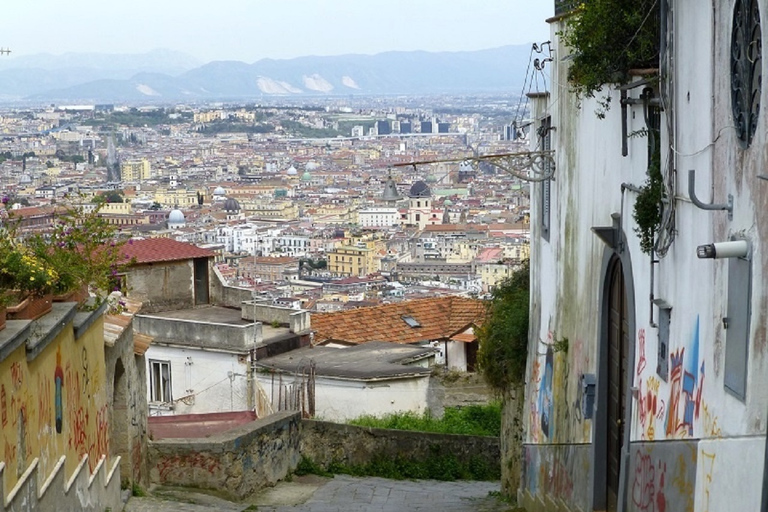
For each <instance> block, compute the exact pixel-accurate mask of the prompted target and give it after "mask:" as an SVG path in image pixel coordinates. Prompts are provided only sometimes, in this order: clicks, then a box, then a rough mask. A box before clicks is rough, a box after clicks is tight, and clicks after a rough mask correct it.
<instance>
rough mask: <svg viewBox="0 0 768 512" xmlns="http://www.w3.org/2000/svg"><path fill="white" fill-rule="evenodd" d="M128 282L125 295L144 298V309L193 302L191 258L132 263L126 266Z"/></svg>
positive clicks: (173, 307) (172, 307)
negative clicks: (142, 263) (152, 262)
mask: <svg viewBox="0 0 768 512" xmlns="http://www.w3.org/2000/svg"><path fill="white" fill-rule="evenodd" d="M127 285H128V297H130V298H132V299H134V300H136V301H139V302H143V303H144V306H143V308H142V311H143V312H145V313H154V312H157V311H171V310H177V309H187V308H191V307H193V306H194V305H195V303H194V297H195V294H194V288H193V286H194V271H193V262H192V260H186V261H172V262H163V263H156V264H148V265H136V266H132V267H131V268H130V269H129V270H128V274H127Z"/></svg>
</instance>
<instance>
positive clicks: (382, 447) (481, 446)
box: [301, 420, 500, 470]
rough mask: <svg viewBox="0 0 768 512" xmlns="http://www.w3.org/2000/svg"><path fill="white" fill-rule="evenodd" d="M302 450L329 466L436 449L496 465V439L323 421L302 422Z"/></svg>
mask: <svg viewBox="0 0 768 512" xmlns="http://www.w3.org/2000/svg"><path fill="white" fill-rule="evenodd" d="M301 428H302V431H301V454H302V455H303V456H305V457H307V458H309V459H311V460H312V461H314V462H316V463H318V464H320V465H322V466H326V467H327V466H328V465H329V464H331V463H334V462H336V463H342V464H346V465H363V464H366V463H367V462H370V461H371V460H372V459H373V458H374V457H376V456H384V457H386V458H388V459H395V458H397V457H404V458H407V459H413V460H425V459H427V458H429V457H431V456H433V455H435V453H438V454H441V455H447V454H451V455H454V456H455V457H456V458H457V459H458V460H459V461H461V462H466V463H469V462H470V461H471V460H475V461H482V462H483V463H485V464H488V465H489V467H492V468H497V469H498V470H500V466H499V439H498V438H496V437H481V436H456V435H448V434H430V433H426V432H408V431H403V430H387V429H377V428H367V427H356V426H354V425H345V424H340V423H329V422H325V421H316V420H303V421H302V422H301Z"/></svg>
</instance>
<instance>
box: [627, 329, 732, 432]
mask: <svg viewBox="0 0 768 512" xmlns="http://www.w3.org/2000/svg"><path fill="white" fill-rule="evenodd" d="M641 331H642V330H641ZM699 332H700V325H699V317H698V316H697V317H696V320H695V322H694V325H693V328H692V331H691V337H690V342H689V343H688V344H687V345H686V346H684V347H679V348H678V349H676V350H674V351H671V353H670V355H669V358H670V367H671V369H670V374H669V383H668V384H666V385H664V384H663V383H662V382H661V381H660V380H659V378H658V377H657V376H656V375H650V376H648V377H646V378H645V379H643V377H642V376H640V374H647V371H646V369H645V368H643V369H642V370H641V369H640V366H639V365H638V372H639V374H638V376H637V385H636V390H633V396H634V398H635V399H636V400H637V405H636V408H635V410H636V415H635V420H636V425H637V435H638V437H639V438H640V439H643V440H649V441H653V440H655V439H659V438H667V439H683V438H689V437H693V436H694V428H699V429H702V432H700V433H698V431H697V433H698V434H699V435H701V434H703V435H707V436H713V437H717V436H720V435H721V430H720V426H719V425H718V418H717V416H716V415H715V414H714V412H713V411H712V410H711V409H710V408H708V407H707V405H706V404H705V403H704V399H703V395H704V380H705V379H704V377H705V375H706V364H705V362H704V360H703V359H702V358H701V357H700V353H699V350H700V348H699V346H700V334H699ZM641 334H644V333H642V332H639V333H638V339H639V340H640V337H641ZM641 350H644V347H642V346H641V344H639V345H638V351H641ZM663 388H666V389H663ZM662 396H666V398H667V399H666V400H664V398H662ZM696 425H698V427H696Z"/></svg>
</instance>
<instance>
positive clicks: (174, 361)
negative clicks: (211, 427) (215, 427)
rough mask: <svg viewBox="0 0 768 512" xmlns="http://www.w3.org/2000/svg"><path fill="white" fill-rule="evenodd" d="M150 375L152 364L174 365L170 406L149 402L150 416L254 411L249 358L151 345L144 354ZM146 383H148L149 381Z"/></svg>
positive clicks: (147, 398)
mask: <svg viewBox="0 0 768 512" xmlns="http://www.w3.org/2000/svg"><path fill="white" fill-rule="evenodd" d="M144 359H145V360H146V363H145V364H146V369H145V371H146V372H147V374H149V372H150V366H149V365H150V363H151V362H152V361H169V362H170V363H171V395H172V398H173V408H172V409H171V408H170V407H169V405H170V404H162V405H161V404H156V403H152V402H151V396H150V394H149V391H148V390H146V388H145V394H144V397H146V398H145V400H146V402H149V409H150V414H152V415H166V414H203V413H208V412H229V411H247V410H249V409H251V403H250V400H251V398H250V395H249V390H248V371H249V368H248V357H247V356H244V355H241V354H232V353H227V352H213V351H205V350H196V349H185V348H181V347H171V346H166V345H159V344H157V343H155V344H153V345H151V346H150V347H149V349H147V352H146V354H145V357H144ZM144 382H147V380H146V378H145V380H144Z"/></svg>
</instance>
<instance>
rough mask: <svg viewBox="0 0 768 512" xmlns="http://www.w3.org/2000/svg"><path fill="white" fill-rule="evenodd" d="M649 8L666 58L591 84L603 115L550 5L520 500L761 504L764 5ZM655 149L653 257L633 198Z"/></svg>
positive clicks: (623, 505) (538, 506)
mask: <svg viewBox="0 0 768 512" xmlns="http://www.w3.org/2000/svg"><path fill="white" fill-rule="evenodd" d="M556 4H558V5H562V4H563V2H556ZM654 5H656V4H655V3H654ZM658 7H659V8H660V12H659V16H658V18H656V17H653V16H652V17H651V20H653V19H656V22H658V23H659V24H660V27H661V33H662V45H661V57H660V63H659V69H658V70H656V71H655V72H647V70H646V71H644V72H640V73H638V74H637V76H634V77H633V78H631V79H630V81H629V82H628V83H626V84H624V85H623V86H621V87H620V86H619V85H615V86H610V87H609V86H606V87H605V88H604V89H603V91H602V92H600V93H598V99H601V98H602V97H604V96H605V97H609V98H610V104H611V108H610V110H609V111H607V112H606V113H605V118H604V119H598V117H597V116H596V115H595V111H596V110H598V109H600V108H601V105H600V104H599V103H598V101H597V100H595V99H591V98H581V99H578V98H576V97H575V96H574V95H573V94H572V93H571V92H570V90H569V88H568V83H567V70H568V66H569V65H570V62H571V61H570V59H568V58H567V56H568V54H569V50H568V48H566V47H564V46H563V45H562V44H561V41H560V35H559V34H560V32H561V31H562V30H563V29H564V28H565V23H567V21H568V19H569V16H570V14H569V13H568V12H562V13H558V15H557V16H555V17H554V18H552V19H550V20H549V22H550V26H551V36H552V50H553V52H552V57H553V59H554V60H553V61H552V62H551V68H550V71H551V74H552V80H551V82H550V83H552V84H555V85H554V86H553V89H552V91H551V92H550V93H548V94H545V93H541V94H533V95H531V96H532V98H533V117H534V119H535V122H536V127H535V128H537V129H539V133H538V134H537V135H534V138H535V137H537V136H538V137H540V140H537V141H536V142H538V143H541V144H540V147H543V148H545V149H546V148H547V147H548V144H551V148H552V149H553V150H554V155H553V158H554V161H553V165H554V176H555V179H554V180H552V181H545V182H542V183H537V184H535V185H534V186H533V188H532V193H531V231H532V233H531V328H530V340H529V343H530V344H529V351H528V353H529V359H528V369H527V375H526V395H525V396H526V398H525V409H524V417H523V420H524V429H525V433H524V455H523V467H522V474H523V477H522V481H521V488H520V490H519V493H518V498H519V501H520V503H521V504H522V505H523V506H525V507H526V509H527V510H529V511H532V510H554V509H556V510H630V511H640V510H643V511H645V510H667V511H672V510H696V511H705V510H723V511H725V510H763V511H765V510H766V506H768V504H766V501H762V503H761V500H762V499H763V498H762V496H763V495H764V493H765V492H766V485H768V484H767V483H766V482H768V481H767V480H766V479H765V478H764V475H765V467H766V459H767V458H766V443H765V438H766V426H767V425H768V393H766V392H765V389H766V388H767V387H768V368H767V367H766V355H768V338H767V336H766V313H767V312H768V309H767V308H766V303H767V302H768V292H767V289H766V284H765V283H766V269H768V256H767V255H766V246H765V243H766V242H765V241H766V240H768V215H766V214H765V212H766V205H768V183H766V182H765V181H763V180H762V179H761V177H762V174H763V173H764V169H766V168H768V152H766V151H765V147H766V143H767V142H768V140H767V133H768V132H767V131H766V129H767V128H768V117H766V112H765V108H762V109H760V108H759V107H760V103H761V102H763V98H765V96H766V88H765V87H762V88H761V85H760V82H761V81H760V76H761V75H762V67H763V66H764V65H765V64H766V63H763V62H762V59H761V57H760V55H761V53H763V52H762V50H761V48H762V39H761V37H760V33H761V28H760V27H761V25H762V24H764V22H762V20H765V19H767V18H766V16H768V1H764V0H759V1H757V0H755V1H745V0H727V1H723V2H712V3H707V4H702V3H696V2H688V1H684V0H666V1H661V2H659V3H658ZM651 22H653V21H651ZM745 98H746V100H745ZM622 100H624V101H622ZM601 101H603V102H604V101H605V100H604V99H602V100H601ZM761 110H762V111H761ZM646 119H648V123H646ZM654 119H657V120H658V122H657V124H655V126H654ZM623 123H626V124H625V126H624V127H623V126H622V124H623ZM550 128H551V129H550ZM633 133H634V134H640V135H641V136H630V134H633ZM643 133H645V136H642V134H643ZM649 133H653V134H654V136H652V137H649V136H648V134H649ZM544 139H547V140H544ZM655 145H658V147H654V146H655ZM655 150H658V152H659V156H660V162H661V165H660V171H661V175H662V180H663V183H664V188H665V190H666V199H665V203H664V206H663V215H662V217H661V224H660V225H659V227H658V228H657V229H656V230H655V233H654V234H653V245H654V250H653V251H652V252H650V254H649V253H648V251H646V252H644V251H643V250H642V248H641V241H640V238H639V236H638V234H637V229H638V225H637V222H636V221H635V218H634V216H633V213H634V208H635V203H636V201H637V198H638V195H639V194H638V192H639V191H641V190H642V186H643V185H644V184H645V183H646V180H647V174H646V171H647V169H648V168H649V164H650V161H649V160H650V158H649V154H651V155H652V154H653V151H655ZM694 178H695V179H694ZM708 205H709V208H711V209H705V208H706V207H708ZM703 207H704V208H703ZM726 242H737V243H735V244H731V245H729V246H723V245H718V246H716V248H715V251H716V252H717V255H718V256H719V257H717V258H700V257H698V256H697V255H698V254H699V253H700V254H701V256H709V255H711V254H712V249H710V248H703V247H702V248H700V247H701V246H705V245H708V244H712V243H718V244H720V243H726ZM728 256H730V257H728ZM564 347H567V349H564Z"/></svg>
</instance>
